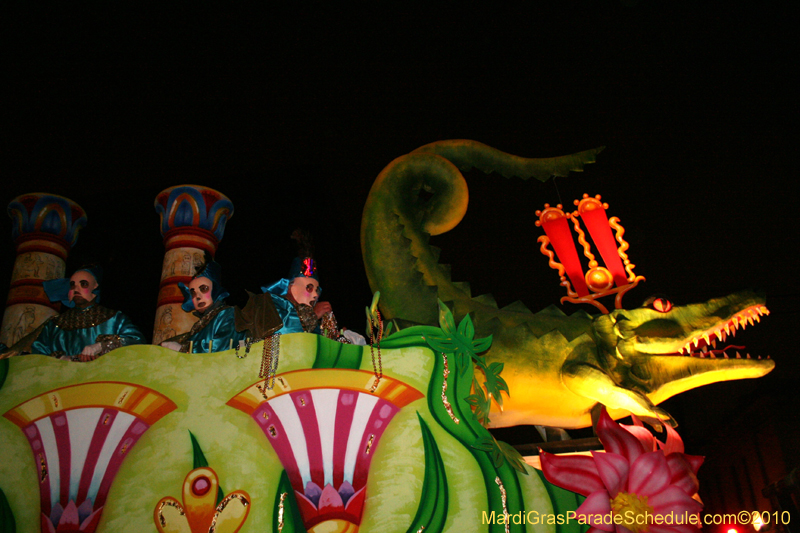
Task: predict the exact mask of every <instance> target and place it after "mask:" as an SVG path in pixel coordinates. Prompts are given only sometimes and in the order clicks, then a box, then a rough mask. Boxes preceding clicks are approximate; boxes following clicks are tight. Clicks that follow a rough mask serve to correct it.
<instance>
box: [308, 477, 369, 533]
mask: <svg viewBox="0 0 800 533" xmlns="http://www.w3.org/2000/svg"><path fill="white" fill-rule="evenodd" d="M364 489H365V487H361V488H360V489H359V490H358V491H355V490H353V486H352V485H350V483H349V482H347V481H344V482H342V484H341V485H340V486H339V490H336V489H334V488H333V486H332V485H325V487H324V488H322V489H320V488H319V486H318V485H317V484H316V483H314V482H313V481H309V482H308V484H307V485H306V490H305V494H300V492H298V491H295V496H296V497H297V503H298V506H299V508H300V514H301V515H302V516H303V522H304V524H305V525H306V528H308V529H309V530H310V529H312V528H313V526H315V525H316V524H319V523H321V522H325V521H328V520H344V521H346V522H350V523H352V524H359V523H361V509H362V507H363V506H364V494H365V491H364Z"/></svg>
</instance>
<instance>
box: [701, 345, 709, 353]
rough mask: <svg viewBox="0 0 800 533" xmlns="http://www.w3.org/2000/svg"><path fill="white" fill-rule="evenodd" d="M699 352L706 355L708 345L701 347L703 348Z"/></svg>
mask: <svg viewBox="0 0 800 533" xmlns="http://www.w3.org/2000/svg"><path fill="white" fill-rule="evenodd" d="M701 350H703V353H708V345H707V344H706V345H703V347H702V348H701Z"/></svg>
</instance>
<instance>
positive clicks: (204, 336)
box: [188, 306, 247, 353]
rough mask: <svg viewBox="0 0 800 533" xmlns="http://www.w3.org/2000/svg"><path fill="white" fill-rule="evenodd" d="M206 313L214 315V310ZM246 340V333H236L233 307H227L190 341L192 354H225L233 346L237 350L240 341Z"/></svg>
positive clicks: (191, 337) (192, 336) (190, 338)
mask: <svg viewBox="0 0 800 533" xmlns="http://www.w3.org/2000/svg"><path fill="white" fill-rule="evenodd" d="M206 312H207V313H213V312H214V308H213V307H212V308H210V309H209V310H208V311H206ZM246 338H247V332H246V331H245V332H238V331H236V326H235V324H234V310H233V307H227V306H226V307H225V308H224V309H222V310H221V311H219V312H218V313H217V314H216V316H214V318H212V319H211V322H209V323H208V324H207V325H206V327H204V328H203V329H201V330H200V331H198V332H197V333H195V334H194V335H190V336H189V337H188V340H189V341H191V342H192V353H211V352H224V351H225V350H229V349H230V348H231V346H233V347H234V348H236V347H237V346H238V345H239V341H243V340H245V339H246ZM212 341H213V344H212ZM209 348H211V350H209Z"/></svg>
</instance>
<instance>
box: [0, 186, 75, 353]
mask: <svg viewBox="0 0 800 533" xmlns="http://www.w3.org/2000/svg"><path fill="white" fill-rule="evenodd" d="M8 216H10V217H11V224H12V230H11V236H12V238H13V239H14V245H15V246H16V248H17V258H16V260H15V261H14V270H13V272H12V273H11V289H10V290H9V292H8V300H6V310H5V314H4V315H3V325H2V326H1V328H2V329H0V342H3V343H5V344H6V345H7V346H11V345H13V344H14V343H15V342H17V341H18V340H19V339H21V338H22V337H24V336H25V335H27V334H28V333H30V332H31V331H33V330H34V329H35V328H36V327H38V326H39V325H40V324H41V323H42V322H44V321H45V320H46V319H47V318H49V317H50V316H52V315H55V314H57V313H58V308H59V305H60V304H59V303H58V302H51V301H50V300H49V299H48V298H47V295H46V294H45V293H44V289H43V288H42V282H43V281H45V280H48V279H56V278H62V277H64V269H65V267H66V259H67V255H68V254H69V251H70V249H71V248H72V246H73V245H74V244H75V242H76V241H77V240H78V231H79V230H80V229H81V228H82V227H84V226H85V225H86V213H85V212H84V210H83V208H82V207H81V206H79V205H78V204H76V203H75V202H73V201H72V200H70V199H68V198H64V197H62V196H56V195H54V194H46V193H38V192H37V193H31V194H23V195H22V196H18V197H16V198H14V199H13V200H12V201H11V203H10V204H8Z"/></svg>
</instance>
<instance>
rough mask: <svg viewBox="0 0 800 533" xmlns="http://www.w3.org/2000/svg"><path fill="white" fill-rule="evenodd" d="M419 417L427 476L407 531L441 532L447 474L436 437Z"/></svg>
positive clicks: (444, 515)
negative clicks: (422, 529) (415, 511)
mask: <svg viewBox="0 0 800 533" xmlns="http://www.w3.org/2000/svg"><path fill="white" fill-rule="evenodd" d="M417 418H418V419H419V425H420V429H421V431H422V443H423V445H424V449H425V478H424V480H423V483H422V494H421V495H420V498H419V507H417V514H416V516H414V520H412V521H411V525H410V526H409V528H408V530H407V533H415V532H417V531H420V529H421V528H423V527H424V531H425V532H426V533H440V532H441V531H442V530H443V529H444V523H445V519H446V518H447V500H448V491H447V476H446V474H445V471H444V462H443V461H442V455H441V453H440V452H439V446H438V445H437V444H436V439H434V438H433V434H432V433H431V430H430V428H428V424H427V423H426V422H425V420H424V419H423V418H422V415H420V414H419V412H418V413H417Z"/></svg>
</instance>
